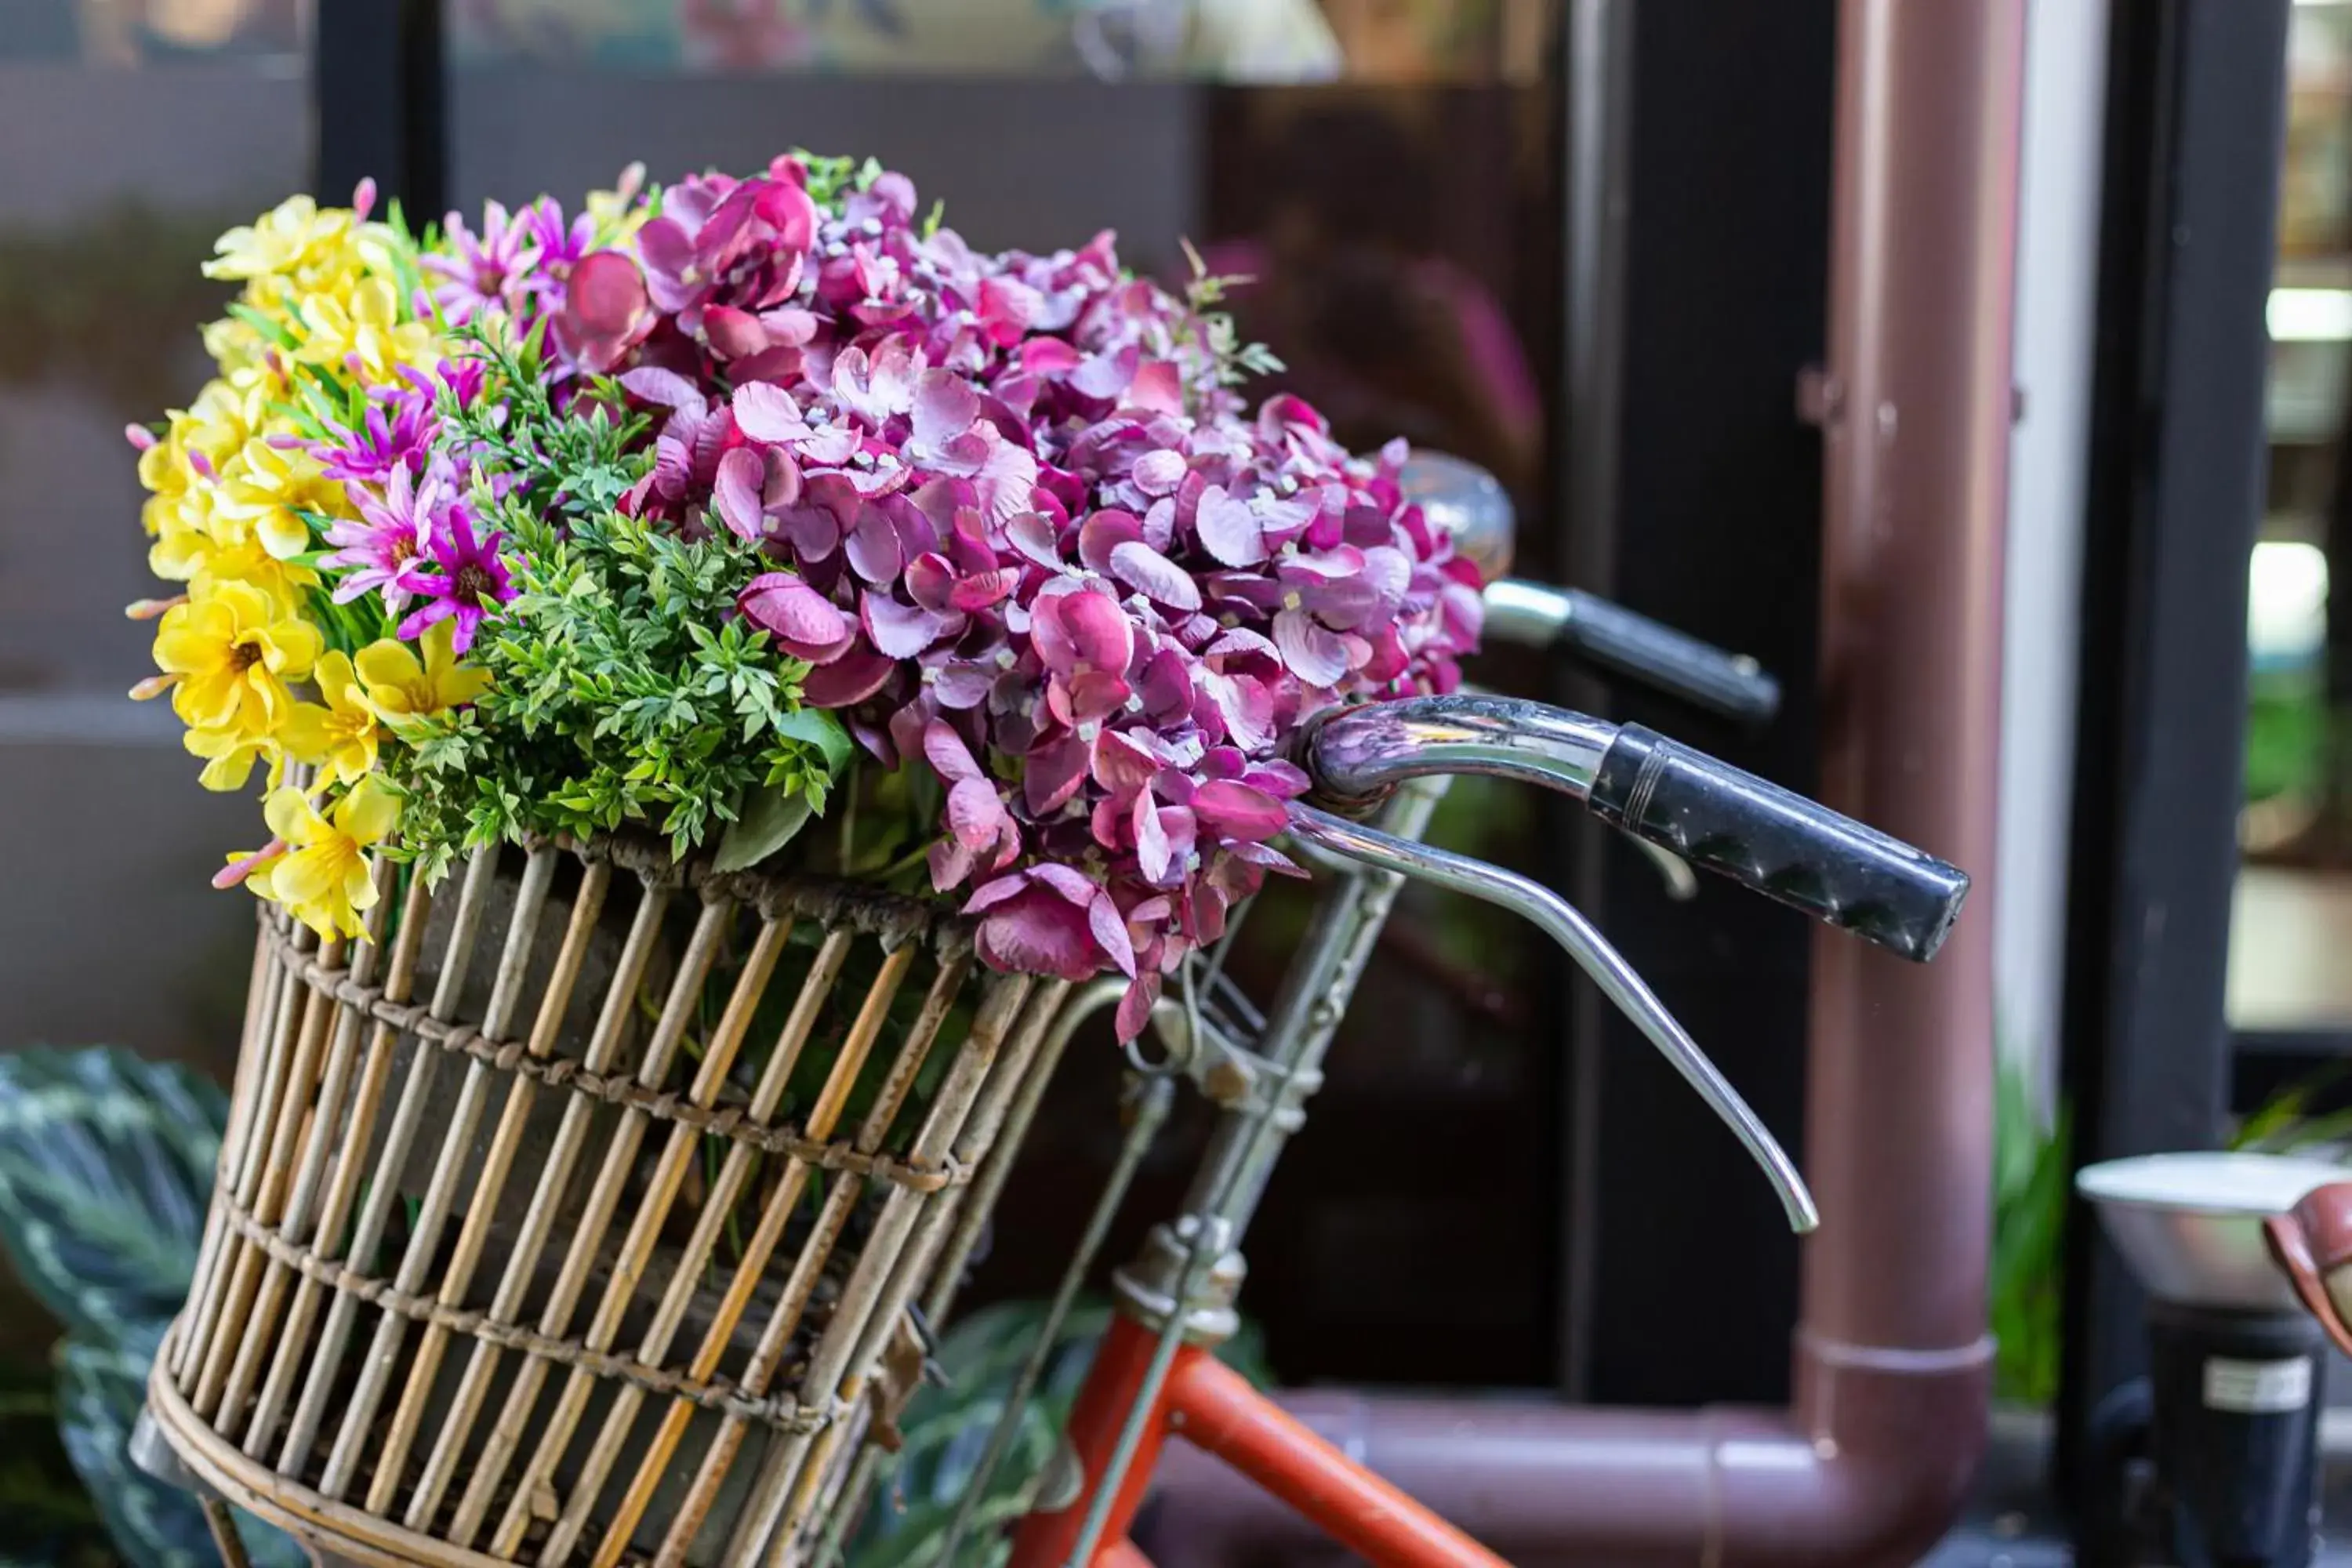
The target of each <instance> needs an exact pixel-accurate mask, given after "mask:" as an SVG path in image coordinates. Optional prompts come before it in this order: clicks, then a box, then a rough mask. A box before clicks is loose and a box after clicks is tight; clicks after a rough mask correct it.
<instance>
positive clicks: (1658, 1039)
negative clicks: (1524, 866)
mask: <svg viewBox="0 0 2352 1568" xmlns="http://www.w3.org/2000/svg"><path fill="white" fill-rule="evenodd" d="M1602 727H1603V728H1605V727H1606V726H1602ZM1463 771H1475V770H1468V769H1465V770H1463ZM1290 831H1291V834H1292V835H1293V836H1294V837H1297V838H1298V839H1301V840H1303V841H1304V842H1306V843H1308V844H1312V845H1315V846H1316V847H1318V848H1321V849H1325V850H1328V851H1329V852H1330V853H1332V854H1334V855H1339V856H1342V857H1345V858H1348V859H1350V860H1355V861H1359V862H1360V863H1362V864H1364V865H1366V866H1371V867H1376V868H1380V869H1381V870H1384V871H1393V872H1398V873H1401V874H1402V875H1403V876H1406V877H1410V878H1412V879H1416V880H1420V881H1426V882H1431V883H1433V884H1435V885H1436V886H1438V887H1442V888H1450V889H1454V891H1455V892H1460V893H1466V894H1468V895H1470V896H1471V897H1472V898H1475V899H1483V900H1486V902H1488V903H1491V904H1496V905H1499V906H1500V907H1502V908H1504V909H1507V910H1511V911H1512V912H1513V913H1515V914H1517V915H1519V916H1521V917H1523V918H1525V919H1526V920H1528V921H1532V922H1533V923H1534V924H1535V925H1536V926H1538V928H1539V929H1541V930H1542V931H1543V932H1544V933H1545V934H1546V935H1547V936H1549V937H1550V938H1551V939H1552V940H1553V941H1554V942H1558V943H1559V945H1560V947H1561V948H1562V949H1564V950H1565V951H1566V952H1567V953H1568V955H1569V957H1570V958H1571V959H1573V960H1575V962H1576V965H1577V967H1578V968H1580V969H1581V970H1583V971H1584V973H1587V974H1588V975H1591V977H1592V982H1593V984H1596V985H1598V986H1600V987H1601V992H1602V994H1605V995H1606V996H1607V997H1608V998H1609V1000H1610V1001H1612V1003H1614V1004H1616V1005H1617V1007H1618V1009H1619V1010H1620V1011H1621V1012H1622V1013H1623V1014H1624V1015H1625V1016H1627V1017H1628V1018H1631V1019H1632V1020H1633V1025H1634V1026H1635V1027H1636V1028H1638V1029H1640V1030H1641V1031H1642V1033H1643V1036H1644V1037H1647V1038H1648V1040H1649V1041H1650V1043H1651V1044H1652V1045H1654V1046H1655V1047H1658V1050H1659V1051H1660V1053H1661V1054H1663V1055H1664V1057H1665V1058H1666V1060H1667V1061H1668V1062H1670V1063H1672V1064H1673V1066H1674V1068H1675V1071H1676V1072H1678V1073H1680V1074H1682V1076H1683V1078H1684V1079H1685V1081H1686V1082H1688V1083H1689V1085H1690V1086H1691V1087H1692V1088H1693V1089H1696V1090H1697V1091H1698V1095H1699V1098H1700V1099H1701V1100H1705V1101H1706V1104H1707V1109H1709V1110H1713V1111H1714V1112H1715V1113H1716V1115H1717V1117H1718V1118H1720V1119H1721V1120H1722V1121H1723V1123H1724V1125H1725V1126H1727V1127H1728V1128H1730V1129H1731V1131H1732V1134H1733V1136H1735V1137H1737V1138H1738V1140H1739V1142H1740V1143H1741V1144H1742V1145H1743V1146H1744V1147H1745V1148H1746V1149H1747V1151H1748V1154H1749V1155H1750V1156H1751V1157H1752V1158H1753V1159H1754V1160H1755V1162H1756V1163H1757V1165H1758V1166H1759V1167H1760V1168H1761V1169H1762V1171H1763V1173H1764V1177H1765V1180H1766V1181H1768V1182H1769V1183H1770V1184H1772V1190H1773V1192H1774V1193H1775V1194H1777V1195H1778V1196H1779V1197H1780V1207H1781V1209H1782V1210H1783V1211H1784V1212H1785V1213H1786V1214H1787V1215H1788V1216H1789V1226H1790V1229H1791V1230H1794V1231H1796V1232H1797V1233H1798V1234H1799V1235H1803V1234H1804V1233H1805V1232H1807V1231H1810V1230H1811V1229H1813V1228H1814V1227H1815V1226H1818V1225H1820V1224H1821V1211H1820V1210H1819V1209H1817V1208H1816V1207H1815V1206H1814V1205H1813V1195H1812V1193H1811V1190H1810V1189H1808V1188H1807V1187H1806V1185H1805V1178H1804V1177H1803V1175H1802V1174H1801V1173H1799V1172H1798V1170H1797V1166H1796V1163H1795V1162H1794V1161H1792V1160H1790V1158H1789V1155H1788V1152H1787V1151H1785V1150H1784V1149H1782V1148H1781V1147H1780V1142H1779V1140H1777V1139H1775V1138H1774V1137H1773V1136H1772V1132H1771V1129H1769V1128H1768V1127H1766V1126H1765V1125H1764V1122H1763V1120H1762V1119H1761V1118H1760V1117H1759V1116H1758V1115H1757V1114H1756V1112H1755V1111H1754V1110H1751V1109H1749V1107H1748V1102H1747V1101H1746V1100H1742V1099H1741V1098H1740V1097H1739V1091H1738V1089H1734V1088H1732V1087H1731V1084H1730V1081H1729V1080H1728V1079H1726V1078H1725V1077H1724V1076H1723V1074H1722V1072H1721V1071H1720V1070H1718V1069H1717V1067H1716V1065H1715V1063H1714V1062H1712V1061H1710V1060H1709V1059H1707V1055H1706V1052H1705V1051H1702V1050H1700V1049H1699V1047H1698V1045H1697V1043H1696V1041H1694V1040H1693V1039H1692V1038H1691V1037H1690V1036H1689V1035H1688V1034H1687V1033H1686V1032H1685V1030H1684V1028H1683V1026H1682V1025H1681V1024H1679V1023H1677V1022H1676V1021H1675V1016H1674V1015H1673V1014H1672V1013H1670V1012H1668V1011H1667V1010H1666V1006H1665V1004H1664V1003H1663V1002H1660V1001H1659V1000H1658V998H1657V996H1656V995H1655V994H1654V993H1653V992H1652V991H1651V990H1650V988H1649V986H1648V985H1646V984H1643V980H1642V977H1641V975H1640V974H1639V973H1637V972H1635V970H1634V968H1633V965H1632V964H1631V963H1627V962H1626V961H1625V958H1624V955H1623V954H1622V953H1620V952H1618V951H1617V950H1616V949H1615V948H1613V947H1612V946H1610V945H1609V942H1608V940H1607V939H1606V938H1605V937H1603V936H1602V935H1601V932H1600V931H1598V930H1597V929H1595V928H1594V926H1593V924H1592V922H1591V921H1588V920H1586V919H1585V918H1584V916H1583V914H1582V913H1581V912H1580V911H1579V910H1577V909H1576V907H1575V906H1574V905H1572V904H1570V902H1569V901H1568V900H1565V899H1563V898H1561V897H1560V896H1559V894H1557V893H1554V892H1552V891H1551V890H1550V889H1548V888H1545V887H1542V886H1540V885H1539V884H1538V883H1536V882H1532V881H1530V880H1528V879H1527V878H1525V877H1522V876H1519V875H1518V874H1517V873H1516V872H1511V871H1506V870H1503V869H1502V868H1499V867H1496V866H1489V865H1487V864H1486V862H1484V861H1482V860H1475V859H1472V858H1470V857H1468V856H1466V855H1455V854H1453V853H1451V852H1450V851H1447V850H1444V849H1437V848H1433V847H1429V846H1428V845H1424V844H1414V843H1412V842H1410V841H1409V840H1406V839H1402V838H1397V837H1391V836H1390V835H1389V834H1385V833H1382V832H1380V831H1379V830H1378V829H1376V828H1370V827H1366V826H1361V825H1360V824H1358V823H1353V822H1349V821H1348V820H1346V819H1345V818H1344V817H1338V816H1332V815H1331V814H1329V813H1328V812H1325V811H1318V810H1317V809H1316V808H1315V807H1313V806H1309V805H1297V804H1294V805H1292V806H1291V808H1290Z"/></svg>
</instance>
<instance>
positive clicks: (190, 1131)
mask: <svg viewBox="0 0 2352 1568" xmlns="http://www.w3.org/2000/svg"><path fill="white" fill-rule="evenodd" d="M226 1116H227V1107H226V1102H225V1101H224V1100H223V1099H222V1096H221V1094H220V1091H219V1090H218V1089H215V1088H214V1087H213V1086H212V1085H210V1084H208V1083H205V1081H204V1080H203V1079H199V1078H197V1077H195V1076H194V1075H193V1074H191V1073H189V1072H187V1071H186V1070H184V1068H178V1067H174V1066H171V1065H167V1064H163V1063H156V1062H146V1061H142V1060H141V1059H140V1058H137V1057H134V1056H132V1055H131V1054H130V1053H129V1052H127V1051H121V1050H116V1049H112V1048H110V1047H95V1048H91V1049H88V1050H80V1051H52V1050H35V1051H26V1052H24V1053H22V1054H20V1055H16V1056H0V1244H5V1250H6V1252H7V1255H8V1258H9V1260H10V1261H11V1262H12V1263H14V1264H15V1266H16V1272H17V1274H18V1276H19V1277H20V1278H21V1279H23V1280H24V1281H25V1283H26V1286H27V1287H29V1288H30V1289H32V1290H33V1291H34V1293H35V1294H36V1295H37V1296H38V1297H39V1298H40V1299H41V1300H42V1302H43V1304H44V1305H46V1306H47V1307H48V1308H49V1310H51V1311H53V1312H54V1313H56V1315H57V1316H58V1318H59V1319H60V1320H61V1321H63V1322H64V1323H65V1324H66V1325H67V1328H68V1338H67V1339H66V1341H65V1342H64V1343H63V1344H62V1345H60V1346H59V1347H58V1354H57V1373H56V1376H57V1383H56V1394H55V1397H54V1401H53V1402H52V1404H51V1405H49V1407H48V1408H49V1409H51V1410H53V1411H54V1413H55V1415H56V1420H57V1424H58V1438H59V1440H60V1443H61V1446H62V1448H63V1451H64V1455H65V1457H66V1458H67V1459H68V1461H69V1462H70V1464H71V1466H72V1468H73V1471H74V1473H75V1474H76V1475H78V1476H79V1478H80V1480H81V1483H82V1486H83V1488H84V1489H86V1492H87V1497H88V1500H89V1502H88V1505H87V1508H88V1512H87V1517H88V1519H89V1520H93V1521H98V1522H101V1523H102V1524H103V1525H104V1527H105V1531H106V1533H107V1535H108V1536H109V1537H110V1538H111V1540H112V1542H113V1545H114V1548H115V1550H116V1551H117V1552H120V1553H121V1556H122V1558H123V1559H124V1560H125V1561H127V1562H129V1563H133V1564H135V1565H137V1568H167V1565H168V1568H178V1565H181V1564H208V1563H212V1562H214V1561H215V1560H216V1555H217V1554H216V1553H215V1551H214V1548H213V1544H212V1537H211V1534H210V1532H209V1531H208V1530H207V1529H206V1528H205V1521H204V1515H203V1513H202V1512H201V1511H200V1510H198V1508H197V1506H196V1501H195V1500H194V1498H193V1497H190V1496H189V1495H188V1494H186V1493H184V1492H182V1491H178V1490H175V1489H173V1488H171V1487H169V1486H166V1485H165V1484H164V1483H163V1482H161V1481H159V1480H156V1479H153V1478H152V1477H150V1476H148V1475H147V1474H146V1473H145V1472H144V1471H142V1470H140V1469H138V1468H136V1467H135V1466H133V1465H132V1464H131V1461H130V1456H129V1453H128V1451H127V1445H128V1444H129V1442H130V1437H131V1424H132V1423H133V1422H134V1421H136V1420H137V1419H138V1415H139V1408H140V1405H141V1403H142V1400H143V1399H144V1397H145V1394H146V1385H147V1369H148V1367H149V1366H150V1365H151V1364H152V1363H153V1361H154V1358H155V1348H156V1345H157V1343H158V1342H160V1341H161V1340H162V1338H163V1327H164V1324H165V1323H166V1322H168V1321H169V1320H170V1317H171V1314H172V1313H173V1312H175V1311H177V1310H179V1307H180V1303H181V1301H182V1300H183V1298H184V1297H185V1295H186V1294H187V1289H188V1283H189V1280H190V1279H191V1278H192V1277H193V1276H194V1271H195V1261H196V1249H197V1247H198V1244H199V1243H200V1241H201V1239H202V1237H203V1230H204V1208H205V1194H207V1193H208V1192H209V1191H210V1190H211V1187H212V1182H213V1169H214V1163H215V1159H216V1157H217V1155H218V1153H219V1150H220V1140H221V1130H222V1126H223V1124H224V1122H225V1121H226ZM6 1414H8V1413H6V1412H0V1415H6ZM10 1460H11V1461H12V1462H21V1461H20V1460H19V1459H18V1458H17V1450H16V1446H15V1445H14V1444H11V1445H10ZM22 1484H25V1483H23V1482H20V1481H19V1479H18V1478H17V1476H16V1474H15V1473H14V1472H13V1471H12V1470H9V1469H7V1468H0V1504H5V1506H6V1507H7V1509H8V1518H9V1522H11V1523H13V1522H15V1507H16V1505H15V1504H14V1503H13V1502H7V1501H6V1499H7V1495H8V1494H9V1493H12V1492H14V1491H15V1490H16V1489H17V1487H18V1486H20V1485H22ZM49 1501H50V1505H51V1512H52V1513H54V1514H55V1515H56V1516H57V1518H58V1528H59V1530H60V1531H66V1530H67V1529H68V1527H69V1526H70V1525H71V1524H72V1523H73V1522H74V1521H76V1520H77V1519H78V1518H80V1517H82V1516H83V1507H82V1506H79V1505H78V1500H72V1499H71V1494H69V1493H66V1492H63V1491H62V1490H58V1491H55V1492H54V1493H53V1495H52V1497H51V1498H50V1500H49ZM239 1528H240V1530H241V1531H243V1532H244V1533H245V1535H246V1539H247V1544H248V1548H249V1549H250V1550H251V1551H252V1552H253V1555H254V1559H255V1561H256V1562H257V1563H266V1564H271V1565H273V1568H291V1565H292V1564H295V1563H299V1561H300V1554H299V1552H297V1551H296V1549H295V1547H294V1545H293V1542H290V1541H289V1540H288V1539H287V1538H286V1537H285V1536H283V1535H282V1534H280V1533H278V1531H274V1530H271V1529H269V1528H268V1527H267V1526H264V1525H260V1524H258V1523H256V1522H255V1521H249V1520H247V1521H240V1523H239ZM71 1539H72V1538H71V1537H70V1536H69V1535H67V1536H64V1537H62V1538H61V1541H60V1542H59V1543H58V1545H57V1546H56V1551H57V1552H58V1554H59V1555H60V1556H69V1555H72V1554H73V1552H74V1550H76V1549H75V1548H73V1547H72V1545H71Z"/></svg>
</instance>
